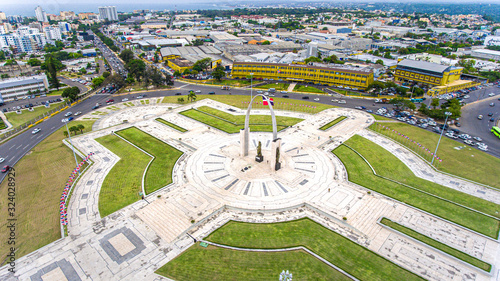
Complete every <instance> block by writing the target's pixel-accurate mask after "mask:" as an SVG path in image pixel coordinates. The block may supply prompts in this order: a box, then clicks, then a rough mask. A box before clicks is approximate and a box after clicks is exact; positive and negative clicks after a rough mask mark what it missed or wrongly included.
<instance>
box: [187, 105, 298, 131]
mask: <svg viewBox="0 0 500 281" xmlns="http://www.w3.org/2000/svg"><path fill="white" fill-rule="evenodd" d="M180 114H182V115H184V116H187V117H189V118H192V119H194V120H197V121H200V122H202V123H205V124H207V125H209V126H212V127H214V128H217V129H219V130H222V131H224V132H226V133H228V134H233V133H238V132H239V131H240V129H243V128H244V126H245V116H244V115H232V114H229V113H225V112H223V111H220V110H217V109H214V108H211V107H208V106H202V107H199V108H198V110H196V109H189V110H186V111H183V112H181V113H180ZM214 116H215V117H214ZM302 120H303V119H300V118H294V117H284V116H276V124H277V127H278V131H279V130H283V129H285V128H287V127H289V126H291V125H295V124H297V123H299V122H301V121H302ZM250 125H251V126H250V128H251V131H253V132H272V125H271V116H267V115H250Z"/></svg>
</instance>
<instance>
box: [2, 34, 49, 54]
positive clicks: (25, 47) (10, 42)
mask: <svg viewBox="0 0 500 281" xmlns="http://www.w3.org/2000/svg"><path fill="white" fill-rule="evenodd" d="M46 43H47V41H46V39H45V36H44V35H43V34H42V33H36V34H27V35H19V34H4V35H0V48H10V47H13V48H14V52H15V53H21V52H26V53H29V52H33V51H36V50H40V49H42V48H43V47H44V46H45V44H46Z"/></svg>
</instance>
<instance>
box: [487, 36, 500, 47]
mask: <svg viewBox="0 0 500 281" xmlns="http://www.w3.org/2000/svg"><path fill="white" fill-rule="evenodd" d="M484 45H485V46H500V36H486V38H484Z"/></svg>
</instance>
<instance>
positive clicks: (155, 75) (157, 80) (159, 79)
mask: <svg viewBox="0 0 500 281" xmlns="http://www.w3.org/2000/svg"><path fill="white" fill-rule="evenodd" d="M146 77H148V78H149V79H150V80H151V83H152V84H153V85H154V86H155V87H158V86H160V85H164V84H165V82H166V80H165V78H164V76H163V74H161V72H159V71H158V70H157V69H156V68H154V69H152V70H149V71H148V72H147V73H146Z"/></svg>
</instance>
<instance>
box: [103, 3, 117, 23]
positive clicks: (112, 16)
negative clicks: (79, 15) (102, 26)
mask: <svg viewBox="0 0 500 281" xmlns="http://www.w3.org/2000/svg"><path fill="white" fill-rule="evenodd" d="M99 18H100V19H101V20H105V19H107V20H109V21H116V20H118V13H117V12H116V6H106V7H99Z"/></svg>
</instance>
